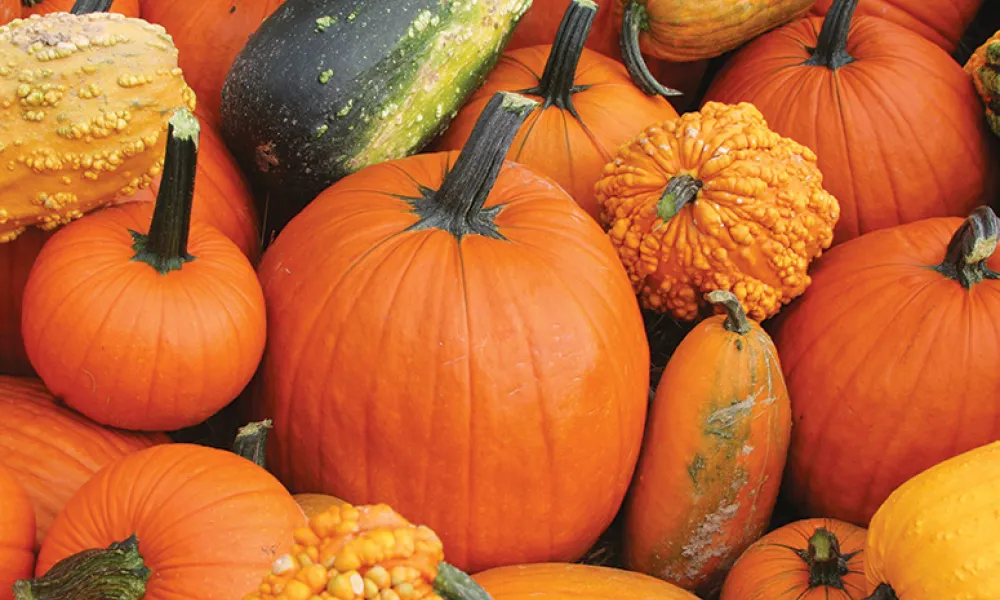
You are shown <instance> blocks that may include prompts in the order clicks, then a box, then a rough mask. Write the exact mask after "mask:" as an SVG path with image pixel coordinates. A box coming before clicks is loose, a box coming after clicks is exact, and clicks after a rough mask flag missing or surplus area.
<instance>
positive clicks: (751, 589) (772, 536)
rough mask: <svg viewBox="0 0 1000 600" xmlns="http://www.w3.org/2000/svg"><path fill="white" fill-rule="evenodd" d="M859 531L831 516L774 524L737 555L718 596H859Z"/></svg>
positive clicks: (855, 599) (849, 599)
mask: <svg viewBox="0 0 1000 600" xmlns="http://www.w3.org/2000/svg"><path fill="white" fill-rule="evenodd" d="M865 534H866V532H865V530H864V529H861V528H860V527H856V526H854V525H851V524H850V523H844V522H843V521H837V520H835V519H806V520H803V521H795V522H794V523H789V524H788V525H784V526H782V527H779V528H778V529H775V530H774V531H772V532H770V533H768V534H767V535H765V536H764V537H762V538H760V539H759V540H757V541H756V542H754V543H753V545H752V546H750V547H749V548H747V550H746V552H744V553H743V554H742V555H741V556H740V558H739V560H737V561H736V564H735V565H733V569H732V571H730V573H729V576H728V577H726V583H725V585H724V586H723V587H722V596H721V597H720V600H862V598H865V597H866V596H867V595H868V594H867V591H868V584H867V581H866V580H865V570H864V548H865Z"/></svg>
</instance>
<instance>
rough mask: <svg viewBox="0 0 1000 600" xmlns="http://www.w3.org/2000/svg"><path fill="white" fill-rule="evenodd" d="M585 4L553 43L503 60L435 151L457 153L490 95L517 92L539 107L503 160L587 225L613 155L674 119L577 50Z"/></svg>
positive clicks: (596, 211) (622, 74)
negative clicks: (540, 182)
mask: <svg viewBox="0 0 1000 600" xmlns="http://www.w3.org/2000/svg"><path fill="white" fill-rule="evenodd" d="M597 12H598V9H597V5H596V4H595V3H593V2H592V1H591V0H573V1H572V2H571V3H570V6H569V8H568V9H567V11H566V14H565V16H564V18H563V21H562V25H561V26H560V28H559V32H558V33H557V36H556V40H555V43H554V44H553V45H551V46H536V47H532V48H525V49H522V50H516V51H514V52H510V53H507V54H504V55H503V56H502V57H501V58H500V63H499V64H498V65H497V66H496V67H495V68H494V69H493V70H492V71H491V72H490V75H489V77H488V78H487V80H486V83H484V84H483V85H482V87H480V88H479V90H478V91H476V92H475V94H474V95H473V96H472V98H471V99H470V100H469V102H468V103H466V105H465V106H464V107H463V108H462V110H461V111H459V113H458V116H456V117H455V120H454V121H453V122H452V124H451V125H450V126H449V127H448V131H447V132H446V133H445V135H444V137H443V139H442V140H441V141H440V142H439V144H438V147H439V148H440V149H443V150H461V149H462V147H463V146H464V145H465V142H466V141H467V140H468V139H469V135H470V134H471V133H472V129H473V127H475V124H476V120H477V119H478V117H479V114H480V113H481V112H482V110H483V108H484V107H485V106H486V104H487V103H488V102H489V100H490V98H491V97H492V96H493V94H494V93H496V92H499V91H519V92H520V93H522V94H525V95H527V96H529V97H535V98H538V99H539V100H540V101H541V105H540V106H539V107H538V108H537V109H535V112H533V113H532V114H531V115H530V116H529V117H528V118H527V120H526V121H525V123H524V125H523V126H522V127H521V130H520V131H519V132H518V136H517V137H516V138H515V139H514V143H513V146H512V148H511V151H510V153H509V154H508V155H507V158H508V159H509V160H512V161H514V162H517V163H521V164H523V165H525V166H527V167H528V168H530V169H532V170H533V171H534V172H536V173H538V174H540V175H545V176H547V177H550V178H552V180H553V181H555V182H556V183H558V184H559V185H560V186H562V188H563V189H564V190H566V191H567V192H569V193H570V195H571V196H572V197H573V199H575V200H576V202H577V204H579V205H580V206H581V207H583V209H584V210H586V211H587V212H588V213H589V214H590V216H592V217H593V218H594V219H597V218H599V217H600V208H601V207H600V205H599V204H598V203H597V200H596V199H595V198H594V183H596V182H597V180H598V179H599V178H600V177H601V169H602V168H603V167H604V165H605V164H606V163H607V162H609V161H610V160H611V159H612V158H613V156H614V153H615V151H616V150H617V149H618V146H620V145H621V144H622V143H623V142H625V141H627V140H628V139H629V138H631V137H632V136H633V135H635V132H636V131H640V130H641V129H642V128H643V127H645V126H647V125H649V124H650V123H659V122H661V121H664V120H667V119H676V118H677V112H676V111H674V109H673V107H671V106H670V104H669V103H668V102H667V101H666V100H664V99H663V98H662V97H651V96H647V95H646V94H645V93H643V92H642V91H641V90H639V89H638V88H636V87H634V86H633V85H632V82H631V80H630V79H629V76H628V73H627V72H626V71H625V68H624V67H622V66H621V65H620V64H618V63H616V62H615V61H614V60H612V59H610V58H607V57H605V56H602V55H600V54H597V53H595V52H593V51H590V50H587V49H585V48H584V47H583V45H584V42H585V41H586V39H587V36H588V33H589V31H590V27H591V23H592V21H593V20H594V17H595V15H596V14H597Z"/></svg>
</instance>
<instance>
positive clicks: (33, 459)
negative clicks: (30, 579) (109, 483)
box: [0, 377, 170, 549]
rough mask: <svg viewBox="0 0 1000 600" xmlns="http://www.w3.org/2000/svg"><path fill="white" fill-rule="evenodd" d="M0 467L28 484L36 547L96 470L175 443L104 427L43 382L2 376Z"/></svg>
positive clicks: (25, 484)
mask: <svg viewBox="0 0 1000 600" xmlns="http://www.w3.org/2000/svg"><path fill="white" fill-rule="evenodd" d="M0 413H2V414H3V419H2V420H0V466H2V467H4V468H6V469H7V470H8V471H10V472H11V473H12V474H13V475H14V476H15V477H16V478H17V480H18V481H19V482H20V483H21V485H23V486H24V489H25V490H26V491H27V492H28V496H29V497H30V498H31V503H32V504H33V505H34V507H35V510H34V516H35V519H34V520H35V522H36V524H37V530H38V535H37V539H36V542H35V548H36V549H37V548H38V547H40V545H41V543H42V539H43V538H44V537H45V534H46V532H48V529H49V526H50V525H51V524H52V521H53V520H54V519H55V517H56V514H58V513H59V511H60V510H62V507H63V506H64V505H65V504H66V501H67V500H69V498H70V496H72V495H73V494H74V493H75V492H76V491H77V490H78V489H80V486H82V485H83V484H84V483H86V481H87V480H88V479H90V478H91V477H92V476H93V475H94V473H96V472H98V471H100V470H101V469H103V468H104V467H105V466H107V465H109V464H111V463H113V462H115V461H116V460H118V459H119V458H121V457H123V456H126V455H128V454H131V453H133V452H136V451H138V450H142V449H144V448H148V447H150V446H153V445H157V444H165V443H168V442H170V438H168V437H167V436H166V435H163V434H162V433H153V434H145V433H133V432H128V431H119V430H115V429H108V428H106V427H102V426H100V425H98V424H97V423H94V422H93V421H91V420H89V419H87V418H86V417H83V416H82V415H80V414H78V413H76V412H74V411H72V410H69V409H68V408H66V407H64V406H62V405H60V404H57V403H56V400H55V398H53V397H52V395H51V394H50V393H49V391H48V390H46V389H45V386H44V385H42V382H41V381H38V380H37V379H33V378H31V379H29V378H15V377H0Z"/></svg>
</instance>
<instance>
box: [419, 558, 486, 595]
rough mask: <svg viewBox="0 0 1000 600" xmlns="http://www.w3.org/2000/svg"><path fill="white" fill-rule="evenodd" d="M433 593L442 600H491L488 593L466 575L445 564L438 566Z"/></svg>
mask: <svg viewBox="0 0 1000 600" xmlns="http://www.w3.org/2000/svg"><path fill="white" fill-rule="evenodd" d="M434 592H435V593H437V595H439V596H441V597H442V598H444V600H493V598H492V596H490V594H489V592H487V591H486V590H484V589H483V587H482V586H481V585H479V584H478V583H476V581H475V580H474V579H472V578H471V577H469V575H468V574H466V573H465V572H464V571H462V570H461V569H458V568H457V567H453V566H452V565H450V564H448V563H446V562H441V563H439V564H438V575H437V579H435V580H434Z"/></svg>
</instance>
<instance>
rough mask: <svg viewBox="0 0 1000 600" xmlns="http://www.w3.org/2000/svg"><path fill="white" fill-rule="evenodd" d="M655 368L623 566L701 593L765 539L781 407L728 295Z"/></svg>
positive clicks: (763, 359)
mask: <svg viewBox="0 0 1000 600" xmlns="http://www.w3.org/2000/svg"><path fill="white" fill-rule="evenodd" d="M708 300H709V301H710V302H711V303H713V304H715V305H716V306H720V307H723V308H724V309H725V314H724V315H716V316H713V317H710V318H708V319H705V320H704V321H702V322H701V323H699V324H698V325H697V326H696V327H695V328H694V330H692V331H691V332H690V333H689V334H688V335H687V336H685V338H684V340H683V341H682V342H681V343H680V345H679V346H678V347H677V349H676V350H675V351H674V353H673V355H672V356H671V357H670V362H668V363H667V367H666V369H665V370H664V371H663V376H662V378H661V379H660V384H659V386H658V387H657V389H656V397H655V398H654V399H653V403H652V406H651V408H650V414H649V423H648V424H647V426H646V436H645V438H644V440H643V446H642V454H640V455H639V466H638V468H637V469H636V475H635V481H634V483H633V484H632V489H631V490H630V491H629V497H628V500H627V505H626V507H627V508H626V511H627V512H626V518H625V560H626V564H627V565H628V567H629V568H630V569H632V570H635V571H641V572H643V573H647V574H649V575H653V576H655V577H658V578H660V579H663V580H665V581H669V582H671V583H674V584H676V585H678V586H680V587H683V588H685V589H689V590H697V591H698V592H699V595H703V594H711V593H712V592H715V591H717V590H718V588H719V586H721V585H722V580H723V579H724V578H725V575H726V573H727V572H728V570H729V568H730V567H731V566H732V564H733V562H735V561H736V559H737V558H738V557H739V556H740V554H742V552H743V551H744V550H746V548H747V547H748V546H750V544H752V543H753V542H755V541H756V540H757V538H759V537H760V536H761V535H762V534H763V533H764V532H765V531H766V530H767V525H768V522H769V521H770V519H771V512H772V511H773V509H774V504H775V502H776V501H777V498H778V488H779V486H780V484H781V471H782V469H783V468H784V466H785V457H786V455H787V453H788V439H789V430H790V428H791V425H792V423H791V406H790V404H789V400H788V391H787V390H786V389H785V382H784V379H783V378H782V376H781V363H780V362H779V360H778V352H777V350H776V349H775V348H774V344H773V342H772V341H771V338H770V337H769V336H768V335H767V333H765V332H764V330H763V329H761V327H760V325H759V324H758V323H756V322H753V321H750V320H748V319H747V317H746V315H745V314H744V312H743V309H742V308H741V306H740V302H739V300H738V299H737V298H736V296H734V295H733V294H732V293H731V292H725V291H715V292H711V293H709V294H708Z"/></svg>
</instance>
